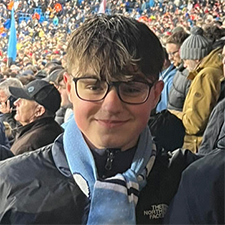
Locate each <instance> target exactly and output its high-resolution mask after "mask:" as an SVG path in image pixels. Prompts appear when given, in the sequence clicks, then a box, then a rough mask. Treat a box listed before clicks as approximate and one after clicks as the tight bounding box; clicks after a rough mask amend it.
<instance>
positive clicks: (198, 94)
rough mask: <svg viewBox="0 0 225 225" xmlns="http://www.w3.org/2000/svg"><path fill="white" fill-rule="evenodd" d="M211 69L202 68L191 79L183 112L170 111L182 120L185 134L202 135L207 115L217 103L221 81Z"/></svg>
mask: <svg viewBox="0 0 225 225" xmlns="http://www.w3.org/2000/svg"><path fill="white" fill-rule="evenodd" d="M211 70H212V68H210V69H205V70H203V71H202V72H200V73H201V74H198V75H197V76H196V77H195V79H194V80H193V81H192V84H191V87H190V89H189V92H188V94H187V96H186V99H185V102H184V108H183V112H174V111H171V112H172V113H174V114H175V115H176V116H177V117H178V118H180V119H181V120H182V122H183V124H184V127H185V129H186V133H187V134H190V135H198V134H199V135H202V133H203V132H204V130H205V128H206V125H207V122H208V118H209V115H210V113H211V111H212V109H213V108H214V106H215V105H216V103H217V100H218V97H219V94H220V89H221V81H220V79H219V78H218V76H219V75H218V74H216V71H215V73H213V72H212V71H211ZM210 73H211V74H210Z"/></svg>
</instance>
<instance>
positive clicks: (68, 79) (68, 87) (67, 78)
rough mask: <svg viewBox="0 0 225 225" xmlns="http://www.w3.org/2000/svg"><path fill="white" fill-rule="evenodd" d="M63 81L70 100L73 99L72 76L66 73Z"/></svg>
mask: <svg viewBox="0 0 225 225" xmlns="http://www.w3.org/2000/svg"><path fill="white" fill-rule="evenodd" d="M63 80H64V82H65V84H66V91H67V95H68V98H69V100H70V99H71V88H72V84H73V83H72V79H71V76H70V75H69V74H68V73H67V72H65V73H64V74H63Z"/></svg>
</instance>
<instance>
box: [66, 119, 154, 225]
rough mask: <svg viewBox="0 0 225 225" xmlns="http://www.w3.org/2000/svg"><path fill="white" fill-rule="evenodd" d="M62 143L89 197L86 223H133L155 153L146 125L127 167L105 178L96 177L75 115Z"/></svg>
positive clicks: (91, 156) (72, 167)
mask: <svg viewBox="0 0 225 225" xmlns="http://www.w3.org/2000/svg"><path fill="white" fill-rule="evenodd" d="M63 143H64V149H65V154H66V157H67V160H68V164H69V168H70V171H71V173H72V174H73V177H74V179H75V181H76V183H77V184H78V186H79V187H80V189H81V190H82V191H83V193H84V194H85V195H86V196H87V197H88V198H89V199H90V200H91V203H90V211H89V215H88V220H87V224H135V223H136V217H135V207H136V204H137V202H138V195H139V192H140V191H141V189H142V188H143V187H144V186H145V185H146V177H147V176H148V174H149V172H150V170H151V168H152V166H153V164H154V160H155V155H156V151H155V148H154V150H153V146H154V145H153V144H152V139H151V134H150V131H149V128H148V127H146V128H145V130H144V131H143V132H142V133H141V135H140V138H139V142H138V145H137V149H136V152H135V155H134V159H133V162H132V164H131V167H130V169H128V170H127V171H126V172H124V173H122V174H117V175H115V176H114V177H110V178H107V179H104V180H100V179H98V174H97V170H96V166H95V162H94V158H93V155H92V153H91V151H90V149H89V147H88V145H87V144H86V142H85V140H84V138H83V135H82V133H81V132H80V130H79V128H78V127H77V125H76V123H75V120H74V119H71V120H70V121H69V122H68V124H67V127H66V129H65V133H64V140H63Z"/></svg>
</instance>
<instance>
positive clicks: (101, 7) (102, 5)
mask: <svg viewBox="0 0 225 225" xmlns="http://www.w3.org/2000/svg"><path fill="white" fill-rule="evenodd" d="M105 9H106V0H102V2H101V4H100V7H99V10H98V13H105Z"/></svg>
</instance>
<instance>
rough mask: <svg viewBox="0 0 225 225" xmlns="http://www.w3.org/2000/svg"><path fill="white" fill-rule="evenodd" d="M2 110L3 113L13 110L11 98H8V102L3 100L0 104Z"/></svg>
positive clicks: (0, 110)
mask: <svg viewBox="0 0 225 225" xmlns="http://www.w3.org/2000/svg"><path fill="white" fill-rule="evenodd" d="M0 112H1V113H3V114H6V113H11V112H12V109H11V108H10V101H9V100H7V102H6V103H5V102H2V103H1V104H0Z"/></svg>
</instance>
